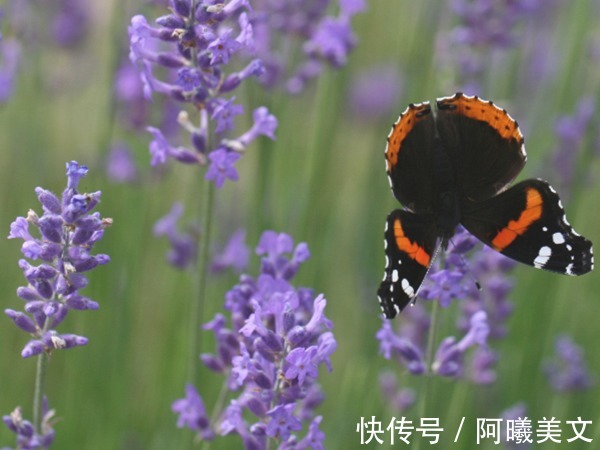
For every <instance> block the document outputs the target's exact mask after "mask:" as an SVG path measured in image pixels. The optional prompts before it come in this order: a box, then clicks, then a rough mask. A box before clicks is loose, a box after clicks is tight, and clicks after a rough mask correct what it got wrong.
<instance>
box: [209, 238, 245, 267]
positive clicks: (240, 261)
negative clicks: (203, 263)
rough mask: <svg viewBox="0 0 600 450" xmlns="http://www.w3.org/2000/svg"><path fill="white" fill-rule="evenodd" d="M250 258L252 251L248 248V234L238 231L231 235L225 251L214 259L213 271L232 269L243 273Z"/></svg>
mask: <svg viewBox="0 0 600 450" xmlns="http://www.w3.org/2000/svg"><path fill="white" fill-rule="evenodd" d="M249 258H250V251H249V249H248V247H247V246H246V232H245V231H244V230H237V231H236V232H235V233H233V234H232V235H231V237H230V238H229V242H227V245H226V246H225V248H224V249H223V251H222V252H221V253H219V254H217V255H216V256H215V257H214V258H213V261H212V264H211V270H212V271H213V272H221V271H223V270H225V269H226V268H228V267H231V268H233V269H234V270H235V271H237V272H241V271H243V270H244V269H245V268H246V266H247V265H248V259H249Z"/></svg>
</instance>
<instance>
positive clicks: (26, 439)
mask: <svg viewBox="0 0 600 450" xmlns="http://www.w3.org/2000/svg"><path fill="white" fill-rule="evenodd" d="M54 415H55V413H54V410H53V409H49V408H48V400H47V399H46V397H44V399H43V404H42V423H41V434H38V433H36V431H35V429H34V427H33V424H32V423H31V422H30V421H29V420H25V419H24V418H23V414H22V411H21V407H20V406H18V407H17V408H15V410H14V411H13V412H11V413H10V415H6V416H2V421H3V422H4V424H5V425H6V426H7V427H8V429H9V430H10V431H12V432H13V433H14V434H16V435H17V443H18V444H17V447H16V448H18V449H23V450H34V449H47V448H50V446H51V445H52V443H53V442H54V437H55V432H54V428H53V426H54ZM3 449H4V448H3Z"/></svg>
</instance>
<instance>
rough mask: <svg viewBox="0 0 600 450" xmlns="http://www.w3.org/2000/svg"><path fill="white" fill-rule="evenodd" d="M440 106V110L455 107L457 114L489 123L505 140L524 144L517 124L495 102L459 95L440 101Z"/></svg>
mask: <svg viewBox="0 0 600 450" xmlns="http://www.w3.org/2000/svg"><path fill="white" fill-rule="evenodd" d="M438 105H439V106H438V107H440V108H444V106H446V107H447V106H448V105H453V107H454V111H455V112H456V113H457V114H461V115H463V116H465V117H468V118H470V119H475V120H480V121H482V122H485V123H487V124H488V125H489V126H491V127H492V128H493V129H494V130H496V131H497V132H498V134H499V135H500V136H501V137H502V138H503V139H514V140H515V141H517V142H518V143H519V144H522V143H523V135H522V134H521V131H520V130H519V126H518V125H517V122H515V120H514V119H513V118H512V117H510V116H509V115H508V113H507V112H506V110H504V109H501V108H498V107H497V106H496V105H494V103H493V102H490V101H485V100H482V99H480V98H479V97H477V96H474V97H469V96H467V95H464V94H461V93H458V94H456V95H455V96H453V97H446V98H443V99H440V100H438ZM444 109H446V108H444Z"/></svg>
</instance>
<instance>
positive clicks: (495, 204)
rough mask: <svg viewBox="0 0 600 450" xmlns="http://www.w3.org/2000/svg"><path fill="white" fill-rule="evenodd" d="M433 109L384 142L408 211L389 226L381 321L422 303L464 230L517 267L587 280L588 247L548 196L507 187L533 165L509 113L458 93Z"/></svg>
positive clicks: (543, 186)
mask: <svg viewBox="0 0 600 450" xmlns="http://www.w3.org/2000/svg"><path fill="white" fill-rule="evenodd" d="M436 107H437V108H436V111H435V113H434V111H433V110H432V108H431V106H430V104H429V102H423V103H419V104H410V105H409V106H408V108H407V109H406V110H405V111H404V112H403V113H402V114H401V115H400V118H399V119H398V121H397V122H396V123H395V124H394V126H393V127H392V130H391V132H390V134H389V135H388V139H387V146H386V149H385V161H386V171H387V175H388V179H389V182H390V187H391V190H392V193H393V194H394V196H395V197H396V199H398V201H400V203H402V205H404V209H396V210H394V211H392V212H391V213H390V214H389V215H388V217H387V220H386V226H385V233H384V236H385V239H384V245H385V258H386V263H385V273H384V276H383V281H382V282H381V285H380V286H379V289H378V291H377V295H378V297H379V303H380V306H381V309H382V311H383V314H384V315H385V316H386V317H387V318H390V319H391V318H393V317H395V316H396V315H397V314H399V313H400V311H402V309H404V307H406V305H408V304H409V303H410V302H412V301H414V300H415V299H416V296H417V293H418V291H419V288H420V286H421V284H422V283H423V280H424V278H425V276H426V274H427V271H428V270H429V267H430V266H431V263H432V260H433V257H434V255H435V253H436V251H437V249H438V248H439V247H441V248H444V249H446V248H447V246H448V242H449V240H450V238H451V237H452V236H453V235H454V232H455V229H456V227H457V226H458V225H459V224H461V225H462V226H463V227H464V228H465V229H466V230H467V231H469V232H470V233H471V234H473V235H474V236H475V237H477V238H478V239H479V240H480V241H482V242H483V243H484V244H486V245H488V246H489V247H491V248H493V249H494V250H496V251H498V252H500V253H502V254H503V255H506V256H508V257H509V258H512V259H514V260H516V261H519V262H521V263H524V264H528V265H530V266H533V267H537V268H539V269H546V270H550V271H553V272H558V273H562V274H566V275H582V274H584V273H587V272H589V271H591V270H592V269H593V267H594V256H593V251H592V243H591V242H590V241H589V240H588V239H586V238H585V237H583V236H581V235H579V234H578V233H577V232H575V230H573V228H572V227H571V225H570V224H569V222H568V221H567V218H566V215H565V211H564V209H563V206H562V204H561V201H560V198H559V196H558V194H557V193H556V191H555V190H554V189H553V188H552V186H550V184H548V183H547V182H546V181H544V180H541V179H530V180H525V181H521V182H520V183H517V184H515V185H513V186H512V187H510V185H511V183H512V181H513V180H514V179H515V177H516V176H517V175H518V174H519V172H521V169H523V166H524V165H525V162H526V160H527V156H526V153H525V146H524V138H523V135H522V134H521V131H520V130H519V126H518V124H517V122H516V121H515V120H514V119H513V118H512V117H511V116H510V115H509V114H508V113H507V112H506V110H504V109H501V108H499V107H498V106H496V105H495V104H494V103H493V102H491V101H485V100H482V99H480V98H478V97H477V96H473V97H470V96H467V95H464V94H462V93H460V92H459V93H457V94H455V95H454V96H451V97H442V98H439V99H437V101H436Z"/></svg>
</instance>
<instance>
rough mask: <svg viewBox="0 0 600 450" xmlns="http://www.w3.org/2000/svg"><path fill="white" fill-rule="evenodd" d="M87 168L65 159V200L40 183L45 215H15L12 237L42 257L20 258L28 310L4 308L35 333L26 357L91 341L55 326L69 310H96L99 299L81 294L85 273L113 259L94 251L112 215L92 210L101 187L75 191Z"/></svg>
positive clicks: (20, 291)
mask: <svg viewBox="0 0 600 450" xmlns="http://www.w3.org/2000/svg"><path fill="white" fill-rule="evenodd" d="M87 170H88V169H87V167H86V166H80V165H79V164H78V163H76V162H75V161H72V162H70V163H67V180H68V183H67V188H66V189H65V191H64V192H63V195H62V199H61V200H59V199H58V198H57V197H56V196H55V195H54V194H53V193H52V192H50V191H47V190H45V189H42V188H40V187H38V188H36V190H35V192H36V194H37V197H38V200H39V201H40V203H41V204H42V208H43V211H44V214H43V215H42V216H38V215H37V214H36V213H35V212H34V211H33V210H30V211H29V213H28V215H27V218H25V217H17V219H16V220H15V221H14V222H13V223H12V224H11V226H10V234H9V235H8V238H9V239H16V238H18V239H23V241H24V242H23V245H22V247H21V252H22V253H23V254H24V255H25V257H26V258H28V259H32V260H41V264H39V265H37V266H35V265H32V264H30V263H29V262H28V261H27V260H25V259H21V260H20V261H19V266H20V267H21V269H22V270H23V274H24V275H25V278H26V279H27V282H28V284H27V285H26V286H23V287H20V288H18V289H17V295H18V296H19V297H21V298H22V299H23V300H24V301H25V308H24V310H25V313H22V312H18V311H15V310H12V309H7V310H5V313H6V315H7V316H9V317H10V318H11V319H12V320H13V322H14V323H15V324H16V325H17V326H18V327H19V328H21V329H22V330H23V331H25V332H27V333H29V334H30V335H32V336H33V339H32V340H31V341H29V343H27V345H25V347H24V348H23V351H22V353H21V355H22V356H23V357H24V358H28V357H30V356H34V355H37V354H40V353H41V352H44V351H45V352H51V351H53V350H56V349H62V348H71V347H75V346H79V345H85V344H86V343H87V338H85V337H82V336H77V335H74V334H59V333H58V332H57V331H56V327H57V326H58V325H59V324H60V323H61V322H62V321H63V320H64V319H65V317H66V316H67V313H68V312H69V311H71V310H86V309H92V310H93V309H98V303H96V302H95V301H93V300H91V299H89V298H87V297H85V296H83V295H81V294H80V293H79V290H80V289H81V288H83V287H85V286H86V285H87V284H88V280H87V278H86V276H85V275H84V274H83V272H87V271H89V270H92V269H94V268H95V267H97V266H99V265H103V264H106V263H108V262H109V261H110V258H109V256H108V255H104V254H97V255H92V254H91V250H92V248H93V246H94V244H95V243H96V242H98V241H99V240H100V239H101V238H102V236H103V235H104V230H105V228H106V227H108V226H110V225H111V224H112V219H106V218H105V219H102V218H101V217H100V214H99V213H97V212H96V213H92V212H91V211H92V210H93V209H94V208H95V206H96V205H97V204H98V202H99V201H100V195H101V193H100V191H98V192H93V193H90V194H80V193H79V192H78V191H77V187H78V184H79V181H80V179H81V178H83V177H84V176H85V175H86V174H87ZM30 225H33V227H34V228H37V231H38V233H37V234H38V236H37V237H36V236H33V235H32V234H31V233H30V229H29V228H30Z"/></svg>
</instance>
